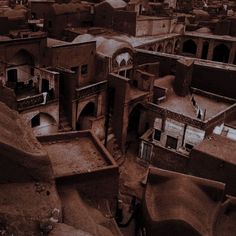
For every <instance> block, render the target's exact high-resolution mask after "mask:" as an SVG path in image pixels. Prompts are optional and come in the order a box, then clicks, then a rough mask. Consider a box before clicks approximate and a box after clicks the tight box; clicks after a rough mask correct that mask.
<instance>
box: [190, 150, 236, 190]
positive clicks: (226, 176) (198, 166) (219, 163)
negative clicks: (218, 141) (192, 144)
mask: <svg viewBox="0 0 236 236" xmlns="http://www.w3.org/2000/svg"><path fill="white" fill-rule="evenodd" d="M190 158H191V161H190V164H189V171H190V173H191V174H193V175H195V176H199V177H202V178H206V179H212V180H216V181H220V182H224V183H226V193H227V194H232V195H236V182H235V179H236V165H234V164H232V163H229V162H225V161H223V160H221V159H216V158H215V157H214V156H211V155H209V154H207V153H203V152H201V151H200V150H197V149H193V150H192V152H191V153H190Z"/></svg>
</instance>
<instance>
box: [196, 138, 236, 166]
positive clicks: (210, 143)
mask: <svg viewBox="0 0 236 236" xmlns="http://www.w3.org/2000/svg"><path fill="white" fill-rule="evenodd" d="M222 147H224V148H222ZM194 149H195V150H197V151H200V152H202V153H206V154H207V155H210V156H212V157H215V158H217V159H219V160H223V161H225V162H229V163H233V164H236V157H235V153H236V142H235V141H234V140H231V139H228V138H226V137H223V136H221V135H217V134H213V135H211V136H209V137H208V138H206V139H204V140H203V141H202V142H201V143H200V144H199V145H197V146H196V147H194Z"/></svg>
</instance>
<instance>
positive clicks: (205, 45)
mask: <svg viewBox="0 0 236 236" xmlns="http://www.w3.org/2000/svg"><path fill="white" fill-rule="evenodd" d="M208 49H209V43H208V42H204V43H203V47H202V55H201V59H207V55H208Z"/></svg>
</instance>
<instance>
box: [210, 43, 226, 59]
mask: <svg viewBox="0 0 236 236" xmlns="http://www.w3.org/2000/svg"><path fill="white" fill-rule="evenodd" d="M212 60H213V61H219V62H223V63H228V60H229V48H228V47H227V46H226V45H224V44H219V45H218V46H216V47H215V49H214V52H213V59H212Z"/></svg>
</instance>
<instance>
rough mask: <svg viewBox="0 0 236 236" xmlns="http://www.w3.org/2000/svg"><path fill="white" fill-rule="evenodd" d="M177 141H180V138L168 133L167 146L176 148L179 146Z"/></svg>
mask: <svg viewBox="0 0 236 236" xmlns="http://www.w3.org/2000/svg"><path fill="white" fill-rule="evenodd" d="M177 143H178V139H177V138H174V137H171V136H169V135H167V139H166V147H167V148H173V149H176V148H177Z"/></svg>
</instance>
